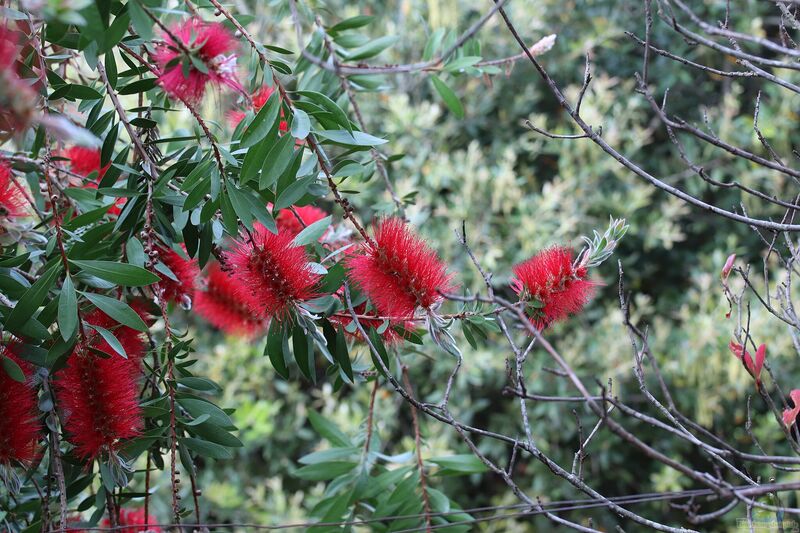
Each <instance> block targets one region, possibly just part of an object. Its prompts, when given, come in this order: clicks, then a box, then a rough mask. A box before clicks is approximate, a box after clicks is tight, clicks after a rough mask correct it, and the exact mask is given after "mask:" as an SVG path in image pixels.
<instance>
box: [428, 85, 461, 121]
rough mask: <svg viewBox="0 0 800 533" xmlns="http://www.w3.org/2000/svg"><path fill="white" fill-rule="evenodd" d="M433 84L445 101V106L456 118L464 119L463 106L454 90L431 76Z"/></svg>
mask: <svg viewBox="0 0 800 533" xmlns="http://www.w3.org/2000/svg"><path fill="white" fill-rule="evenodd" d="M431 82H432V83H433V87H434V88H435V89H436V92H438V93H439V96H441V97H442V100H444V103H445V105H446V106H447V107H448V109H450V111H451V112H452V113H453V114H454V115H455V116H456V118H464V107H463V106H462V105H461V101H460V100H459V99H458V96H456V93H454V92H453V89H451V88H450V87H448V86H447V85H446V84H445V83H444V82H443V81H442V80H440V79H439V78H438V77H436V76H431Z"/></svg>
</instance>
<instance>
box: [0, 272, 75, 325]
mask: <svg viewBox="0 0 800 533" xmlns="http://www.w3.org/2000/svg"><path fill="white" fill-rule="evenodd" d="M61 268H62V267H61V263H60V262H59V263H55V264H54V265H53V266H52V267H50V269H49V270H48V271H47V272H45V273H44V274H43V275H42V277H41V278H39V279H38V280H36V282H35V283H34V284H33V285H31V286H30V287H29V288H28V290H27V291H25V294H23V295H22V297H21V298H20V299H19V301H18V302H17V305H15V306H14V310H13V311H11V313H9V315H8V318H6V323H5V326H6V327H7V328H8V329H9V330H11V331H12V332H14V333H19V332H20V328H21V327H22V326H23V325H24V324H25V322H27V321H28V319H30V318H31V317H32V316H33V314H34V313H35V312H36V309H38V308H39V305H41V303H42V301H44V299H45V297H46V296H47V293H48V291H49V290H50V287H52V286H53V283H55V281H56V278H57V277H58V275H59V274H60V273H61Z"/></svg>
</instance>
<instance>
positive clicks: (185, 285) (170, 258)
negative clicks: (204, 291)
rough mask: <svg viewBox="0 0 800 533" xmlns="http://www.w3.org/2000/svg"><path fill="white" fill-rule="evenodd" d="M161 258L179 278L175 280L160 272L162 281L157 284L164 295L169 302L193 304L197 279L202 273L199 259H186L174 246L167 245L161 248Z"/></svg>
mask: <svg viewBox="0 0 800 533" xmlns="http://www.w3.org/2000/svg"><path fill="white" fill-rule="evenodd" d="M184 251H185V249H184ZM159 258H160V259H161V262H162V263H164V264H165V265H166V266H167V267H168V268H169V269H170V270H171V271H172V273H173V274H175V277H176V278H177V280H174V279H172V278H170V277H169V276H167V275H166V274H163V273H160V274H159V275H160V276H161V281H160V282H158V284H157V286H158V288H159V289H160V290H161V291H162V293H161V295H162V297H163V298H164V299H165V300H167V301H169V302H177V303H180V304H183V305H186V304H191V301H192V297H193V296H194V285H195V281H196V279H197V276H198V275H199V274H200V269H199V268H198V266H197V261H195V260H194V259H186V258H184V257H183V256H181V255H180V254H179V253H178V252H176V251H175V250H173V249H172V248H166V247H160V248H159Z"/></svg>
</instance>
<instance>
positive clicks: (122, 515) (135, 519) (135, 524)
mask: <svg viewBox="0 0 800 533" xmlns="http://www.w3.org/2000/svg"><path fill="white" fill-rule="evenodd" d="M147 518H148V517H146V516H145V514H144V509H142V508H139V509H120V511H119V520H118V521H117V525H118V527H119V528H118V529H115V530H114V531H118V532H120V533H144V532H152V533H161V528H160V527H157V526H148V525H147V522H148V521H147ZM100 525H101V526H102V527H110V526H111V521H110V520H109V519H108V518H104V519H103V521H102V522H101V524H100ZM123 526H125V527H123Z"/></svg>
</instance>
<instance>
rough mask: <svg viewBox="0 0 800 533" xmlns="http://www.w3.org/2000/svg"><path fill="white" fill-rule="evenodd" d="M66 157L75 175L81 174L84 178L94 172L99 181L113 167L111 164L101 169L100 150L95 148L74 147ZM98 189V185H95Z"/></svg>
mask: <svg viewBox="0 0 800 533" xmlns="http://www.w3.org/2000/svg"><path fill="white" fill-rule="evenodd" d="M64 157H67V158H69V169H70V170H71V171H72V172H74V173H75V174H79V175H81V176H83V177H84V178H85V177H87V176H88V175H89V174H91V173H92V172H97V181H99V180H101V179H102V178H103V176H105V174H106V171H107V170H108V168H109V167H110V166H111V164H110V163H108V164H106V166H104V167H102V168H101V167H100V150H97V149H94V148H86V147H83V146H73V147H72V148H70V149H68V150H67V151H66V152H64ZM94 185H95V186H94V188H95V189H96V188H97V184H96V183H95V184H94Z"/></svg>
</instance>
